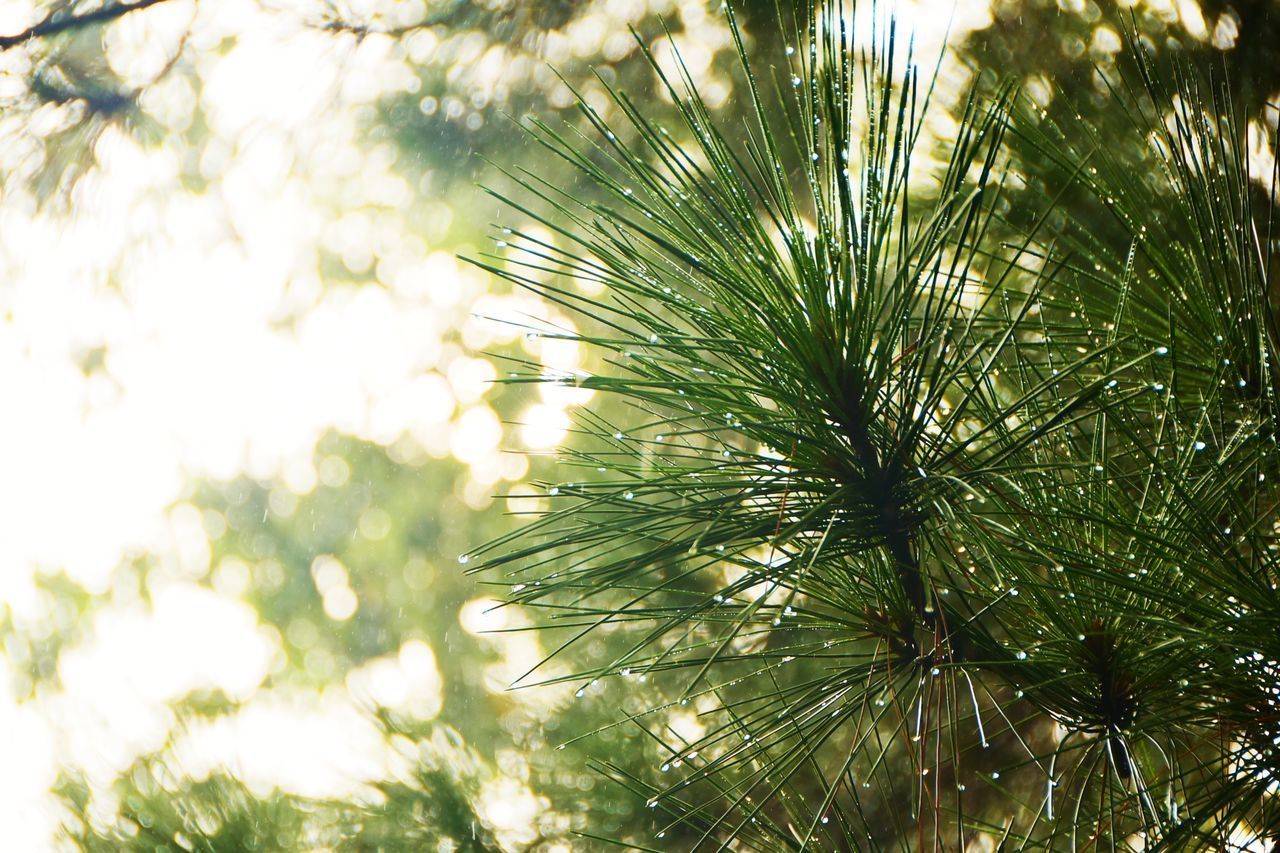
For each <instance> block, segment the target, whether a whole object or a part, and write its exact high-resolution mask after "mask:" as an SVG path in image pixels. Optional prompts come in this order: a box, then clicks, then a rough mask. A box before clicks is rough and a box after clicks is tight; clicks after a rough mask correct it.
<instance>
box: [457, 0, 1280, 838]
mask: <svg viewBox="0 0 1280 853" xmlns="http://www.w3.org/2000/svg"><path fill="white" fill-rule="evenodd" d="M726 14H727V15H728V18H729V24H730V27H731V30H732V32H733V35H734V39H735V46H736V52H737V57H738V60H739V69H738V70H739V72H740V74H741V79H742V81H743V86H744V91H745V93H746V95H745V96H744V98H743V100H741V101H739V102H738V103H736V104H735V105H734V106H733V108H732V109H730V110H723V111H721V112H720V113H717V112H716V111H714V110H712V109H710V108H709V107H708V106H707V103H706V101H705V100H704V98H703V97H702V96H701V95H700V93H699V91H698V88H697V85H696V84H695V80H694V77H693V75H692V74H690V73H689V71H688V69H687V68H686V67H685V66H684V65H683V64H682V63H681V61H680V59H679V54H678V52H676V53H675V62H674V70H673V66H672V64H670V63H665V64H664V63H663V62H659V61H658V59H657V58H655V57H653V56H650V60H651V61H652V63H653V69H654V74H655V75H656V77H657V79H658V80H659V81H660V83H661V85H662V86H663V87H664V88H665V95H666V99H665V100H669V102H670V104H671V106H670V109H669V110H668V116H667V119H665V123H664V121H660V120H659V119H658V118H655V113H658V112H661V110H655V109H654V105H653V104H652V103H649V102H647V101H646V102H637V101H635V100H633V99H632V98H631V97H629V96H628V95H627V94H626V93H623V92H619V91H614V90H613V89H612V88H610V87H609V84H608V82H607V80H606V79H604V78H601V80H600V85H601V86H604V87H605V88H606V89H608V91H609V93H610V96H611V99H612V100H611V105H610V111H609V113H610V119H609V121H606V120H605V118H604V117H603V116H602V115H601V114H600V113H599V112H598V111H597V110H595V109H593V108H592V107H591V106H589V105H588V103H587V102H586V100H585V99H580V100H579V103H580V110H581V115H582V118H583V120H584V123H583V127H584V128H585V131H573V130H561V129H558V128H555V127H552V126H551V125H549V124H547V123H544V122H539V121H537V120H533V121H532V124H531V125H530V132H531V133H532V135H533V137H534V138H535V139H536V140H537V141H538V142H539V143H541V146H542V147H541V149H540V150H541V152H542V154H541V155H539V156H545V157H557V158H563V160H564V161H567V162H568V163H569V164H571V165H572V166H573V167H575V168H576V170H577V172H578V174H580V176H581V179H582V181H583V186H587V187H590V189H589V190H584V189H583V188H582V187H577V188H574V189H572V190H570V189H566V188H564V187H560V186H554V185H551V184H549V183H547V182H544V181H542V180H540V179H539V170H538V168H537V167H536V162H535V163H530V164H526V165H527V168H525V169H523V170H519V169H517V170H513V171H512V172H511V173H510V176H511V177H512V178H513V179H514V181H515V182H516V183H517V184H518V188H517V190H516V191H514V192H508V193H503V194H500V195H501V197H502V198H503V200H504V201H506V202H507V203H508V204H510V205H511V207H512V208H513V209H514V210H515V211H517V212H518V214H519V215H521V216H522V217H525V218H527V219H528V220H529V221H531V222H532V223H536V224H538V225H539V226H540V227H538V228H532V227H530V228H524V229H514V230H513V231H510V232H507V233H504V235H503V237H502V242H503V246H502V247H501V249H500V251H499V252H498V253H497V254H495V255H492V256H488V257H486V258H483V259H481V260H480V261H478V263H481V264H482V265H483V266H485V267H486V268H487V269H489V270H491V271H492V272H493V273H494V274H495V275H497V276H501V277H503V278H505V279H507V280H509V281H511V282H513V283H514V284H516V285H518V286H520V287H526V288H530V289H532V290H534V291H536V292H537V293H539V294H540V295H541V296H542V297H544V298H545V299H547V300H549V301H551V302H553V303H555V304H557V305H559V306H561V307H562V308H564V309H565V310H567V311H571V312H573V313H575V314H577V315H579V316H580V317H581V318H582V319H581V326H582V328H583V329H585V331H583V332H581V333H570V332H557V331H555V330H543V331H541V332H539V333H540V334H544V335H546V336H548V337H557V336H560V337H565V338H569V339H571V340H574V341H578V342H580V343H582V344H585V345H587V346H588V347H589V348H590V349H591V350H592V351H593V352H595V353H596V354H597V360H598V363H599V365H600V366H599V367H598V369H596V371H595V372H594V373H592V374H586V373H575V374H548V373H546V372H545V371H543V370H542V369H541V368H540V367H538V366H537V365H530V368H529V369H528V370H526V371H524V372H522V373H521V374H520V375H519V376H518V377H517V378H515V379H513V380H512V381H516V382H533V383H537V382H552V383H566V384H571V385H576V386H580V387H583V388H589V389H593V390H594V391H596V392H598V393H597V394H596V396H595V403H593V404H592V406H590V407H589V408H588V409H586V410H584V411H583V412H582V413H581V415H580V417H579V420H578V426H579V428H578V430H576V434H575V436H574V438H573V441H572V442H570V444H569V446H568V447H567V448H566V449H565V450H564V451H563V455H562V459H561V461H560V462H559V463H558V471H559V472H560V476H559V477H558V478H557V480H556V482H553V483H546V484H545V485H544V488H545V490H546V500H547V506H548V509H547V510H546V511H545V512H542V513H539V514H537V515H536V516H535V517H533V518H531V519H529V520H528V521H527V523H524V524H522V525H521V526H520V527H519V529H518V530H516V532H515V533H513V534H511V535H509V536H507V537H505V538H503V539H502V540H499V541H497V542H493V543H490V544H489V545H487V546H485V548H483V549H481V550H479V551H477V552H475V553H474V554H471V555H468V560H469V561H470V562H471V563H472V567H473V568H475V569H476V570H481V571H486V572H488V573H489V576H490V577H491V578H493V579H495V580H497V579H500V580H501V581H502V582H503V583H504V584H505V585H506V590H507V598H508V600H509V601H510V602H512V603H514V604H519V605H522V606H525V607H526V608H528V609H530V610H534V611H537V612H539V613H541V614H543V617H544V618H542V619H541V620H540V622H541V624H542V625H543V626H544V629H545V630H548V631H551V632H552V634H551V636H553V637H554V638H555V639H554V642H553V643H552V647H553V648H554V649H555V651H554V652H553V653H552V654H553V656H554V655H555V654H559V653H560V651H561V650H563V649H565V648H568V647H570V646H573V645H574V644H577V643H580V642H581V641H584V640H587V639H590V640H592V641H593V643H592V646H591V648H592V658H593V663H592V668H590V669H588V670H586V671H579V672H575V673H574V674H573V676H572V679H573V680H574V681H578V682H582V683H584V684H585V683H590V682H593V681H595V680H597V679H604V678H608V677H613V678H624V679H630V680H631V681H632V683H636V689H637V690H638V691H639V690H640V689H641V688H640V685H639V684H638V683H637V680H638V679H642V680H646V682H647V684H646V687H645V688H644V689H645V690H646V691H653V690H655V689H657V686H661V688H662V690H663V691H665V692H664V693H663V694H662V695H664V696H666V697H667V698H666V699H664V700H663V701H662V702H661V703H657V704H655V705H653V706H651V707H646V708H644V709H643V710H642V711H640V712H636V713H630V714H627V715H626V720H625V721H624V723H623V724H625V725H627V726H630V727H633V728H635V729H636V730H637V731H639V732H642V733H643V737H642V738H641V740H640V741H638V742H642V743H643V746H642V748H644V749H646V750H650V751H651V753H652V754H653V755H654V756H655V773H654V774H652V775H643V776H637V775H636V774H635V773H634V772H632V771H628V770H627V769H626V767H625V766H624V765H623V764H622V763H621V762H620V763H617V764H609V763H606V764H602V765H600V767H599V769H600V770H601V771H602V772H604V773H605V774H607V775H609V776H610V777H612V778H613V779H615V780H616V781H617V782H619V783H621V784H624V785H627V786H630V787H631V788H633V789H634V790H635V791H636V793H637V796H638V797H640V798H642V799H643V801H644V802H645V804H646V805H647V806H648V807H650V808H652V809H653V810H654V816H655V821H656V823H657V824H658V825H661V827H662V828H661V830H660V831H661V834H662V837H663V838H664V840H663V841H661V842H651V843H657V844H659V845H660V847H661V848H662V849H671V847H679V848H681V849H692V848H704V847H705V848H708V849H710V848H716V847H730V848H732V849H753V850H783V849H797V850H800V849H822V850H831V849H835V850H849V849H900V848H903V847H909V848H917V849H952V850H963V849H966V846H967V845H968V844H970V843H972V842H973V841H974V840H975V839H977V838H979V837H980V836H985V837H986V838H987V839H988V840H989V841H991V842H994V843H996V844H999V845H1001V848H1000V849H1047V850H1059V849H1090V848H1095V847H1096V848H1099V849H1152V848H1153V847H1161V848H1169V849H1172V848H1213V849H1238V848H1241V847H1246V846H1248V845H1250V844H1259V843H1265V842H1266V841H1267V840H1275V839H1277V838H1278V837H1280V803H1278V802H1277V789H1278V788H1280V716H1278V713H1280V663H1277V662H1278V661H1280V592H1278V591H1277V583H1278V582H1280V555H1278V554H1277V544H1276V531H1277V523H1278V522H1280V512H1278V511H1277V509H1278V500H1280V449H1278V448H1277V434H1276V424H1277V414H1278V412H1277V391H1278V390H1280V383H1278V382H1277V376H1276V373H1275V367H1274V361H1275V359H1276V357H1277V349H1278V348H1280V328H1278V327H1277V319H1276V314H1275V306H1274V305H1273V300H1272V298H1271V297H1272V294H1271V292H1270V291H1271V285H1272V283H1273V279H1274V275H1273V271H1274V270H1275V269H1276V261H1277V258H1274V257H1273V250H1274V248H1275V246H1276V233H1277V229H1276V228H1275V227H1274V226H1273V222H1272V219H1271V217H1272V215H1273V213H1274V200H1275V198H1276V197H1277V186H1276V178H1277V176H1276V174H1275V173H1274V171H1272V172H1271V173H1270V174H1258V168H1257V162H1258V158H1257V157H1251V154H1250V147H1249V145H1248V134H1249V121H1248V117H1247V116H1246V115H1244V114H1243V111H1242V108H1241V107H1240V106H1239V105H1237V104H1235V103H1234V102H1233V100H1232V98H1231V90H1230V88H1229V86H1228V85H1227V82H1226V81H1225V79H1224V78H1223V76H1222V75H1220V74H1216V75H1215V74H1202V73H1200V72H1199V70H1198V69H1195V68H1192V67H1190V66H1189V65H1188V64H1186V63H1183V62H1179V61H1177V60H1176V59H1174V60H1172V61H1166V60H1165V59H1161V60H1160V61H1157V58H1156V57H1154V56H1152V55H1149V54H1148V53H1146V52H1145V51H1144V49H1143V48H1142V47H1141V45H1140V43H1139V42H1138V41H1137V40H1136V39H1130V47H1129V48H1128V49H1127V51H1126V53H1125V55H1124V62H1123V63H1122V65H1123V69H1124V73H1118V74H1117V75H1115V79H1114V80H1112V82H1111V85H1112V87H1113V88H1112V90H1111V92H1110V98H1111V102H1112V103H1113V104H1114V110H1115V112H1116V115H1118V116H1120V117H1122V119H1123V124H1124V127H1125V128H1126V133H1127V134H1128V136H1129V138H1127V139H1125V140H1122V143H1123V144H1117V142H1116V140H1115V139H1114V138H1113V135H1112V132H1111V131H1106V132H1104V131H1103V130H1102V129H1100V128H1096V127H1094V126H1092V125H1091V124H1090V123H1089V122H1087V121H1085V120H1084V119H1078V120H1076V121H1073V122H1071V123H1069V124H1067V125H1063V126H1059V124H1057V123H1056V122H1055V121H1054V120H1052V119H1050V118H1048V117H1047V116H1046V115H1045V114H1043V113H1042V112H1041V111H1040V110H1039V109H1038V108H1037V107H1036V106H1035V105H1034V104H1033V103H1031V102H1030V101H1029V100H1028V99H1027V98H1025V97H1024V96H1022V95H1021V94H1019V93H1018V92H1017V91H1016V90H1015V89H1013V88H1011V87H1003V88H1001V87H991V86H987V87H985V88H983V89H979V88H978V84H976V83H975V88H974V90H973V92H972V93H970V94H968V95H966V96H964V97H962V98H961V99H960V101H959V103H958V105H957V106H955V107H954V108H953V110H954V115H955V123H956V130H955V132H954V134H953V135H952V137H951V138H949V139H947V140H945V141H944V142H943V143H939V142H937V140H936V139H934V138H933V137H932V136H931V134H930V133H929V132H928V128H929V126H930V125H929V123H928V121H927V119H928V117H929V116H930V115H931V113H933V112H936V111H938V110H940V109H942V107H940V106H938V105H937V104H931V101H935V100H937V99H938V95H937V94H936V92H935V83H936V81H937V77H938V72H937V70H936V69H935V70H934V72H933V74H932V76H931V75H930V74H928V73H925V74H921V73H920V71H919V70H918V69H917V67H916V65H915V63H914V61H913V58H912V56H911V48H910V46H909V45H907V44H905V41H906V40H905V39H903V38H901V37H900V36H899V34H898V33H897V30H896V28H895V26H894V25H893V23H892V21H885V20H877V21H876V22H874V23H872V24H871V25H870V28H871V30H872V32H871V33H870V34H869V35H868V36H867V37H866V38H862V37H861V36H862V33H860V32H859V33H857V34H855V28H854V26H853V20H854V17H853V16H851V15H850V14H849V10H848V9H847V8H846V4H843V3H841V2H838V0H826V2H823V3H820V4H819V8H818V9H817V10H816V11H815V12H814V13H813V14H812V15H811V16H804V15H799V14H791V13H787V14H785V15H784V14H780V15H779V20H780V21H781V22H782V24H781V26H782V36H783V37H784V38H787V39H788V41H789V42H790V43H791V44H792V45H793V46H792V47H788V48H787V50H786V63H787V65H786V66H785V67H772V68H769V69H762V68H758V67H753V63H752V62H751V61H749V59H748V50H747V47H746V45H745V40H744V36H743V34H742V30H741V28H740V26H739V25H738V22H737V21H736V19H735V17H734V11H733V8H732V4H730V5H729V6H728V7H727V9H726ZM642 49H646V50H647V48H645V47H644V45H643V43H642ZM1118 67H1119V66H1118ZM1135 149H1137V150H1140V151H1141V152H1142V155H1143V159H1142V161H1141V163H1142V166H1143V167H1142V168H1135V167H1134V166H1135V163H1134V160H1133V159H1132V158H1130V157H1129V156H1128V154H1127V153H1126V152H1130V151H1132V150H1135ZM939 152H941V153H939ZM1267 168H1268V169H1270V168H1272V167H1271V166H1268V167H1267ZM1029 187H1042V188H1047V192H1031V191H1030V190H1029V189H1028V188H1029ZM1064 198H1070V199H1071V203H1070V204H1067V203H1065V202H1063V201H1062V199H1064ZM548 233H549V234H551V235H552V236H551V237H549V238H548V237H546V236H545V235H546V234H548ZM583 285H588V286H583ZM591 294H594V295H591ZM615 402H616V403H622V404H624V405H621V406H619V405H615ZM611 407H612V408H611ZM649 695H657V694H656V693H652V692H650V693H649ZM676 713H681V714H686V715H694V716H695V718H696V719H697V720H698V726H697V729H698V732H699V733H698V734H697V735H696V736H692V737H691V736H689V735H688V727H687V726H686V727H685V729H684V730H683V731H684V733H683V734H682V733H681V730H680V729H678V728H677V727H674V726H672V725H671V719H672V715H673V714H676ZM580 734H586V733H580ZM659 764H660V765H661V766H660V767H658V766H657V765H659ZM633 843H637V844H638V843H640V842H638V841H636V842H633Z"/></svg>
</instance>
